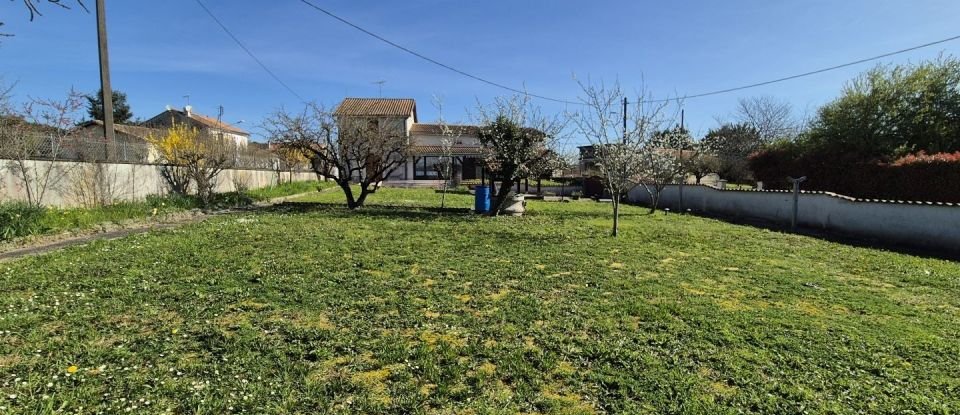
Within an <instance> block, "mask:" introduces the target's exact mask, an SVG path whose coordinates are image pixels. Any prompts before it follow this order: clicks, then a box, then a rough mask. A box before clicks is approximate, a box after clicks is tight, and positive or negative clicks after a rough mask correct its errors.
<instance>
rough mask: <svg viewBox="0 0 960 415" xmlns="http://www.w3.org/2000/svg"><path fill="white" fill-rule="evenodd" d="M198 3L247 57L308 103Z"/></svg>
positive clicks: (301, 100)
mask: <svg viewBox="0 0 960 415" xmlns="http://www.w3.org/2000/svg"><path fill="white" fill-rule="evenodd" d="M196 2H197V4H198V5H199V6H200V8H202V9H203V11H205V12H206V13H207V15H208V16H210V18H211V19H213V21H214V22H216V23H217V25H218V26H220V28H221V29H223V31H224V32H225V33H226V34H227V35H228V36H230V38H231V39H233V41H234V42H236V44H237V46H240V49H243V51H244V52H246V53H247V55H249V56H250V58H251V59H253V60H254V61H255V62H257V65H260V67H261V68H263V70H264V71H265V72H266V73H267V74H268V75H270V77H271V78H273V80H275V81H277V83H279V84H280V85H282V86H283V87H284V88H285V89H286V90H287V92H290V94H292V95H293V96H295V97H297V99H299V100H300V102H307V100H305V99H303V97H301V96H300V94H298V93H297V91H294V90H293V88H291V87H290V85H287V83H286V82H283V80H282V79H280V77H279V76H277V74H275V73H273V71H271V70H270V68H268V67H267V65H265V64H264V63H263V61H261V60H260V58H258V57H257V55H254V54H253V52H251V51H250V49H249V48H247V46H246V45H244V44H243V42H241V41H240V39H238V38H237V37H236V36H235V35H234V34H233V32H231V31H230V29H227V26H226V25H224V24H223V22H221V21H220V19H218V18H217V16H216V15H214V14H213V12H212V11H210V9H208V8H207V6H206V5H204V4H203V2H202V1H200V0H196Z"/></svg>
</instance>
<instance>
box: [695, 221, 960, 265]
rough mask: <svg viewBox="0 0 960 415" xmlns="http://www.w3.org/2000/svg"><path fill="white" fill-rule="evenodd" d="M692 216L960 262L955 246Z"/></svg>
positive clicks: (959, 254) (776, 223)
mask: <svg viewBox="0 0 960 415" xmlns="http://www.w3.org/2000/svg"><path fill="white" fill-rule="evenodd" d="M687 214H689V215H694V216H699V217H704V218H710V219H715V220H719V221H723V222H727V223H732V224H735V225H744V226H750V227H753V228H760V229H767V230H771V231H777V232H783V233H794V234H797V235H803V236H808V237H811V238H816V239H820V240H824V241H829V242H834V243H839V244H843V245H848V246H854V247H858V248H870V249H879V250H885V251H890V252H896V253H900V254H905V255H912V256H916V257H920V258H933V259H944V260H948V261H960V248H958V247H952V249H953V250H951V247H943V248H935V247H918V246H915V245H907V244H903V243H898V242H890V241H885V240H882V239H878V238H866V237H862V236H854V235H848V234H844V233H841V232H837V231H830V230H825V229H815V228H806V227H800V228H798V229H797V230H796V231H791V230H790V226H789V225H785V224H783V223H780V222H775V221H769V220H763V219H755V218H746V217H737V216H728V215H717V214H709V213H704V212H689V213H687Z"/></svg>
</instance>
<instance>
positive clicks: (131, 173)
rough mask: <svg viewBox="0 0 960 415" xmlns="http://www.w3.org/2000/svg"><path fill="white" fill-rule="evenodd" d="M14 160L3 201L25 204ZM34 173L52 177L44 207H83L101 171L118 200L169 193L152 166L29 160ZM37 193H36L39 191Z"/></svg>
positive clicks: (265, 181)
mask: <svg viewBox="0 0 960 415" xmlns="http://www.w3.org/2000/svg"><path fill="white" fill-rule="evenodd" d="M11 163H12V161H10V160H3V159H0V202H10V201H25V200H26V199H27V197H26V194H27V191H26V189H25V188H24V184H23V182H22V180H20V179H19V178H18V176H17V174H15V172H14V171H13V170H11V168H10V167H11V166H12V164H11ZM26 163H27V167H28V168H29V169H30V171H31V172H33V174H40V175H41V176H48V177H49V181H48V186H47V190H46V193H45V195H44V198H43V200H42V202H43V204H44V205H48V206H59V207H76V206H82V205H83V200H82V196H81V190H83V189H82V186H81V183H83V179H84V178H85V177H86V178H89V177H91V175H93V174H95V173H96V169H100V171H99V173H100V174H101V176H100V177H104V178H106V180H104V182H106V183H111V186H110V187H109V189H111V191H110V194H111V195H113V197H114V198H115V199H116V200H118V201H129V200H142V199H143V198H145V197H146V196H148V195H159V194H164V193H166V192H167V188H166V185H165V184H164V182H163V178H162V177H161V176H160V167H159V166H156V165H149V164H119V163H81V162H65V161H36V160H32V161H27V162H26ZM281 176H282V180H283V181H288V180H290V177H291V174H290V173H286V172H284V173H281ZM292 176H293V180H294V181H303V180H316V178H317V176H316V175H315V174H314V173H312V172H309V173H293V174H292ZM277 179H278V175H277V172H275V171H273V170H240V169H236V170H225V171H223V172H222V173H220V176H219V177H218V181H217V188H216V190H217V192H231V191H235V190H236V186H235V181H241V182H243V183H246V185H247V186H248V187H249V188H250V189H257V188H262V187H267V186H272V185H275V184H277ZM34 188H37V186H34ZM35 193H36V192H35Z"/></svg>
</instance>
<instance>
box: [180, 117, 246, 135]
mask: <svg viewBox="0 0 960 415" xmlns="http://www.w3.org/2000/svg"><path fill="white" fill-rule="evenodd" d="M190 118H191V119H193V120H196V121H197V122H199V123H201V124H203V125H205V126H207V127H210V128H220V129H223V131H226V132H230V133H234V134H241V135H250V133H248V132H246V131H244V130H241V129H240V128H237V127H235V126H233V125H230V124H228V123H225V122H221V123H218V122H217V119H216V118H211V117H208V116H206V115H200V114H197V113H195V112H193V111H191V112H190Z"/></svg>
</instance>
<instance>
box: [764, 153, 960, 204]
mask: <svg viewBox="0 0 960 415" xmlns="http://www.w3.org/2000/svg"><path fill="white" fill-rule="evenodd" d="M749 161H750V168H751V170H752V171H753V173H754V176H755V177H756V178H757V180H759V181H762V182H763V183H764V187H765V188H768V189H789V188H790V187H791V184H790V183H789V181H788V180H787V177H800V176H807V181H806V182H804V183H803V189H804V190H819V191H828V192H834V193H839V194H842V195H847V196H852V197H858V198H864V199H885V200H913V201H926V202H952V203H960V152H957V153H937V154H925V153H923V152H920V153H917V154H913V155H908V156H906V157H903V158H900V159H898V160H895V161H894V162H892V163H884V162H879V161H867V162H865V161H862V160H858V159H857V157H856V155H851V154H837V153H830V152H825V151H820V152H808V153H803V152H799V151H796V150H794V149H791V148H774V149H769V150H764V151H760V152H758V153H755V154H753V155H751V156H750V159H749Z"/></svg>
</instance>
